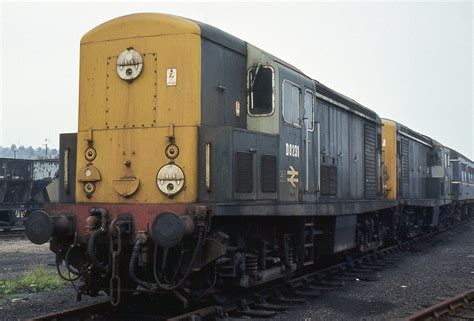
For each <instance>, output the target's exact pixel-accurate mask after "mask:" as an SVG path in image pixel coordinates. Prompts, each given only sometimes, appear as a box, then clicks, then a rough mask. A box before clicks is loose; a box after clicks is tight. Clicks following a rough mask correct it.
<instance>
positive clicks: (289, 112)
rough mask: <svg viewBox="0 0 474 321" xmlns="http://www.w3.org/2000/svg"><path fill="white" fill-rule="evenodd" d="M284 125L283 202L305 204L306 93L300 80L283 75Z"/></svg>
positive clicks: (281, 170)
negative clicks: (299, 82) (304, 100)
mask: <svg viewBox="0 0 474 321" xmlns="http://www.w3.org/2000/svg"><path fill="white" fill-rule="evenodd" d="M282 74H283V75H282V78H283V81H282V89H281V91H282V98H281V102H282V114H283V115H282V116H283V117H282V125H281V127H280V160H281V162H280V200H282V201H289V202H298V201H302V200H303V192H304V184H303V183H304V177H305V175H304V163H303V161H302V160H303V156H304V155H303V153H302V151H303V149H302V148H301V145H302V142H303V136H302V133H303V131H304V130H303V128H304V125H303V95H304V94H303V93H304V89H303V88H302V86H300V85H298V83H297V82H298V79H297V78H296V77H294V76H293V75H291V74H288V75H286V74H284V73H282Z"/></svg>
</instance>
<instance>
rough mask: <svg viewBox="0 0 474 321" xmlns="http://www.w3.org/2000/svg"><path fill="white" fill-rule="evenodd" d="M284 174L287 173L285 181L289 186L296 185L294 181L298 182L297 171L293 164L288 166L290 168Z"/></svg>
mask: <svg viewBox="0 0 474 321" xmlns="http://www.w3.org/2000/svg"><path fill="white" fill-rule="evenodd" d="M286 174H288V177H287V178H286V181H287V182H288V183H290V184H291V186H293V187H296V183H298V171H297V170H295V169H294V168H293V166H290V170H289V171H286Z"/></svg>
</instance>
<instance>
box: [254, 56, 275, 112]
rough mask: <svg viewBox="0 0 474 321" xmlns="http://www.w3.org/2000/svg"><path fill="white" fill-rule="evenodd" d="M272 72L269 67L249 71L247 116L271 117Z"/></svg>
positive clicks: (259, 67) (272, 108)
mask: <svg viewBox="0 0 474 321" xmlns="http://www.w3.org/2000/svg"><path fill="white" fill-rule="evenodd" d="M274 78H275V77H274V70H273V68H271V67H270V66H261V65H259V66H256V67H254V68H252V69H250V70H249V73H248V87H249V110H248V112H249V114H250V115H252V116H266V115H271V114H272V113H273V110H274V98H273V92H274V90H273V87H274Z"/></svg>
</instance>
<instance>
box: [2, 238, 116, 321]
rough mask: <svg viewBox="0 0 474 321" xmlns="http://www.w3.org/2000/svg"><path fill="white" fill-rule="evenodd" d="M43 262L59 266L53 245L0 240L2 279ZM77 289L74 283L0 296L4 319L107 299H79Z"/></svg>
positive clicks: (15, 275)
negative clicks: (59, 287)
mask: <svg viewBox="0 0 474 321" xmlns="http://www.w3.org/2000/svg"><path fill="white" fill-rule="evenodd" d="M38 265H43V266H46V267H48V268H50V269H52V270H56V267H55V265H54V254H53V253H52V252H51V251H50V250H49V245H48V244H44V245H35V244H33V243H31V242H30V241H29V240H26V239H22V240H13V239H12V240H8V241H0V279H1V280H5V279H11V278H14V277H17V276H19V275H22V274H24V273H25V272H27V271H28V270H29V269H31V268H32V267H33V266H38ZM75 298H76V292H75V291H74V289H73V288H72V286H71V285H69V284H67V285H66V286H65V287H64V288H61V289H57V290H55V291H49V292H40V293H19V294H15V295H13V296H9V297H7V298H3V299H2V298H1V296H0V320H2V321H10V320H25V319H28V318H31V317H34V316H39V315H44V314H48V313H52V312H56V311H60V310H63V309H70V308H74V307H77V306H80V305H83V304H88V303H91V302H92V301H104V300H107V299H106V298H105V297H98V298H88V297H83V301H81V302H76V301H75Z"/></svg>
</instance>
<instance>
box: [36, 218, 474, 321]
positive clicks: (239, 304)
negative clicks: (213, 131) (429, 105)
mask: <svg viewBox="0 0 474 321" xmlns="http://www.w3.org/2000/svg"><path fill="white" fill-rule="evenodd" d="M470 222H472V220H467V221H463V222H460V223H458V224H456V225H452V226H450V227H447V228H445V229H443V230H440V231H436V232H432V233H429V234H426V235H423V236H420V237H417V238H414V239H411V240H408V241H405V242H403V243H401V244H398V245H394V246H391V247H388V248H385V249H382V250H379V251H377V252H375V253H371V254H368V255H364V256H361V257H358V258H353V259H351V260H346V261H344V262H342V263H338V264H335V265H332V266H329V267H326V268H322V269H319V270H317V271H312V272H308V273H307V274H304V275H301V276H295V277H293V278H291V279H290V280H287V281H285V282H281V281H279V282H273V283H271V284H269V285H267V286H265V287H263V288H259V289H252V290H251V291H249V292H242V293H239V294H238V295H236V296H234V297H232V299H229V300H227V301H225V303H222V304H218V305H216V304H211V305H209V304H206V303H205V302H203V303H202V304H201V305H194V306H192V307H190V308H187V309H184V310H180V311H181V312H180V313H179V314H175V313H172V312H169V311H168V312H163V313H160V312H157V311H156V310H154V311H150V313H149V314H148V313H146V312H145V313H143V312H144V311H146V309H147V307H143V306H141V307H137V306H136V305H134V304H135V303H131V304H127V305H124V306H119V307H117V308H114V307H112V306H111V305H110V304H109V303H108V302H105V303H98V304H92V305H88V306H84V307H81V308H77V309H72V310H67V311H61V312H57V313H53V314H49V315H45V316H39V317H36V318H32V319H30V320H31V321H50V320H51V321H52V320H55V321H60V320H61V321H65V320H92V319H102V320H136V318H137V315H136V314H134V313H133V311H140V313H141V314H140V319H142V320H171V321H178V320H222V321H223V320H236V319H237V320H238V319H242V318H249V317H250V318H272V317H274V316H275V315H277V314H278V313H279V312H281V311H287V310H289V309H291V307H292V306H294V305H295V304H301V303H304V302H305V301H306V300H308V299H317V298H318V297H321V296H323V295H324V294H325V293H327V292H330V291H334V290H337V289H340V288H342V287H343V286H344V285H346V284H347V283H349V282H356V281H376V280H378V279H379V272H380V271H381V270H382V269H383V268H384V267H386V266H389V265H393V264H396V263H397V262H398V261H399V260H400V259H403V258H404V254H403V253H404V251H407V250H409V249H410V248H412V247H414V246H418V245H422V244H423V243H426V241H428V240H430V239H432V238H433V237H434V236H436V235H439V234H441V233H443V232H446V231H448V230H453V229H457V228H461V227H463V226H464V225H466V224H468V223H470ZM464 295H465V296H464V297H462V298H461V299H460V300H464V302H465V300H471V299H473V298H474V291H472V292H470V293H469V294H464ZM136 297H137V299H136V301H137V302H140V303H141V304H142V305H143V302H144V301H146V299H143V298H140V294H138V295H137V296H136ZM144 297H146V295H145V296H144ZM467 298H469V299H467ZM457 299H459V298H458V297H456V300H457ZM452 300H454V298H453V299H452ZM472 301H473V300H471V301H469V304H470V307H472V306H474V305H473V303H472ZM446 302H448V303H447V306H448V309H451V310H452V308H454V309H455V310H456V309H458V308H459V307H460V306H459V303H456V302H458V301H456V302H454V301H449V300H448V301H446ZM443 303H444V302H443ZM148 305H149V304H148ZM441 305H442V304H440V305H439V306H441ZM154 306H155V307H156V304H155V305H154ZM437 306H438V305H437ZM436 311H438V310H436ZM436 311H435V312H433V313H439V312H436ZM422 313H424V314H423V315H425V314H426V315H429V312H428V309H427V310H426V311H422V312H420V313H419V315H420V317H421V316H422ZM443 313H444V312H443ZM417 315H418V314H417ZM433 315H435V314H433ZM440 315H441V314H440ZM442 315H446V313H444V314H442ZM407 320H409V321H419V320H437V319H433V318H431V319H430V318H418V319H411V318H410V319H407ZM440 320H453V319H450V318H447V319H442V318H441V319H440ZM463 320H466V319H463ZM468 320H469V319H468ZM471 320H472V319H471Z"/></svg>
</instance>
